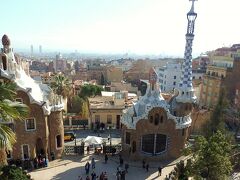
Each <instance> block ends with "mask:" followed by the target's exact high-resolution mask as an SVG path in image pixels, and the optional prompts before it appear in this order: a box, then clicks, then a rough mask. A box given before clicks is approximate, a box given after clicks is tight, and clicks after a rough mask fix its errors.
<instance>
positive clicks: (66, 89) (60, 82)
mask: <svg viewBox="0 0 240 180" xmlns="http://www.w3.org/2000/svg"><path fill="white" fill-rule="evenodd" d="M52 88H53V90H54V92H55V93H56V94H57V95H59V96H62V97H63V100H64V109H65V110H66V111H67V99H68V97H69V96H70V95H71V94H72V91H71V83H70V81H69V79H68V78H66V77H65V76H64V75H63V74H58V75H57V76H55V82H54V83H53V84H52ZM60 102H62V100H61V98H60Z"/></svg>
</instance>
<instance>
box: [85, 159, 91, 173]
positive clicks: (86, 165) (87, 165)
mask: <svg viewBox="0 0 240 180" xmlns="http://www.w3.org/2000/svg"><path fill="white" fill-rule="evenodd" d="M89 169H90V164H89V162H87V163H86V164H85V171H86V174H87V175H88V174H89Z"/></svg>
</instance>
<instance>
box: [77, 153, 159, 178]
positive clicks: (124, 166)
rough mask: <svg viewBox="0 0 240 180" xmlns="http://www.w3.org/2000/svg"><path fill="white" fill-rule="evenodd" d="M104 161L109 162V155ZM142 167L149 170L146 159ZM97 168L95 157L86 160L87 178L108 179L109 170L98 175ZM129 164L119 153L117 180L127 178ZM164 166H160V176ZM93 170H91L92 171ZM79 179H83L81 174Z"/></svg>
mask: <svg viewBox="0 0 240 180" xmlns="http://www.w3.org/2000/svg"><path fill="white" fill-rule="evenodd" d="M104 162H105V164H107V162H108V155H107V154H105V156H104ZM142 167H143V168H144V169H146V172H148V171H149V163H147V162H146V161H145V160H143V161H142ZM95 169H96V162H95V159H94V158H92V159H91V161H90V162H89V161H88V162H86V164H85V173H86V179H85V180H108V176H107V172H106V171H104V172H102V173H101V174H100V175H97V174H96V172H95ZM128 169H129V164H128V163H127V162H125V163H124V160H123V158H122V156H121V155H119V166H118V167H117V170H116V179H117V180H125V176H126V174H127V173H128ZM162 169H163V168H162V166H159V167H158V176H161V175H162ZM90 171H91V172H90ZM79 180H83V178H82V177H81V176H79Z"/></svg>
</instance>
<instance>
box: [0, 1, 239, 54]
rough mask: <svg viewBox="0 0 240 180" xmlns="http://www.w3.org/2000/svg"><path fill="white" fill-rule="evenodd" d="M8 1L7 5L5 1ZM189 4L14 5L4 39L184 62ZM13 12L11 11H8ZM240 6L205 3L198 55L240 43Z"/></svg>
mask: <svg viewBox="0 0 240 180" xmlns="http://www.w3.org/2000/svg"><path fill="white" fill-rule="evenodd" d="M1 1H2V0H1ZM190 6H191V3H190V2H189V1H188V0H175V1H171V0H21V1H20V0H11V1H2V2H1V19H0V35H3V34H5V33H6V34H8V35H9V37H10V39H11V41H12V45H13V47H14V48H15V49H23V48H25V49H30V45H31V44H33V45H34V48H35V50H36V51H37V48H38V46H39V45H40V44H41V45H42V46H43V51H44V50H46V49H48V50H60V51H71V52H73V51H74V50H78V51H79V52H97V53H126V52H128V53H137V54H156V55H158V54H167V55H177V56H183V51H184V46H185V33H186V25H187V19H186V13H187V12H188V11H189V9H190ZM3 7H7V8H3ZM239 7H240V1H239V0H227V1H226V0H199V1H197V2H196V5H195V11H196V12H197V13H198V18H197V20H196V26H195V34H196V35H195V40H194V47H193V51H194V53H195V54H198V53H199V54H200V53H201V52H205V51H208V50H212V49H215V48H218V47H221V46H224V45H225V46H229V45H231V44H234V43H240V23H239V17H240V11H239Z"/></svg>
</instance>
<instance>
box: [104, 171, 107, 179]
mask: <svg viewBox="0 0 240 180" xmlns="http://www.w3.org/2000/svg"><path fill="white" fill-rule="evenodd" d="M104 180H108V177H107V172H106V171H105V172H104Z"/></svg>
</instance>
